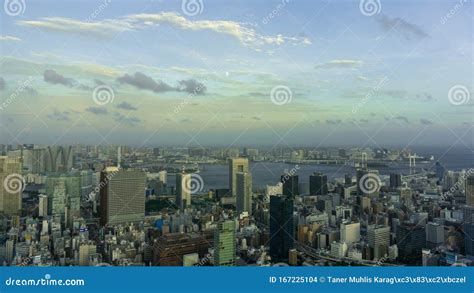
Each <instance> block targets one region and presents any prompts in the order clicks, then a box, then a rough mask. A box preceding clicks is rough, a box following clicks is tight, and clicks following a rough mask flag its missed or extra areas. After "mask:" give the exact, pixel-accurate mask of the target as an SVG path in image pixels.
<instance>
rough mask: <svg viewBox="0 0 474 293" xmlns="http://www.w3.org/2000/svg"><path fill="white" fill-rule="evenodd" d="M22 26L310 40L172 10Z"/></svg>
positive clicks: (247, 41) (272, 41) (264, 41)
mask: <svg viewBox="0 0 474 293" xmlns="http://www.w3.org/2000/svg"><path fill="white" fill-rule="evenodd" d="M18 24H20V25H23V26H29V27H35V28H40V29H44V30H48V31H55V32H62V33H72V34H80V35H81V36H84V35H85V36H90V35H92V36H96V37H97V36H99V37H112V36H114V35H116V34H117V33H119V32H122V31H133V30H144V29H147V28H149V27H150V26H152V25H169V26H172V27H175V28H178V29H182V30H188V31H204V30H207V31H213V32H215V33H219V34H223V35H227V36H230V37H232V38H234V39H237V40H238V41H240V43H242V44H243V45H244V46H249V47H253V48H257V47H260V46H264V45H282V44H285V43H289V44H293V45H310V44H311V40H310V39H309V38H307V37H305V36H303V37H286V36H283V35H281V34H277V35H273V36H264V35H260V34H258V33H257V32H256V31H255V29H253V28H252V27H251V26H250V25H248V24H243V23H239V22H235V21H229V20H189V19H187V18H185V17H184V16H181V15H180V14H178V13H175V12H161V13H156V14H132V15H128V16H126V17H122V18H118V19H105V20H101V21H98V20H97V21H81V20H76V19H71V18H63V17H45V18H41V19H40V20H20V21H18Z"/></svg>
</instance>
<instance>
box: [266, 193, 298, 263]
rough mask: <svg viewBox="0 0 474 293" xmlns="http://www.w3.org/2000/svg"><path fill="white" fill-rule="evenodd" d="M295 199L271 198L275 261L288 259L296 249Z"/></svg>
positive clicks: (271, 247) (271, 243)
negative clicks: (293, 249) (290, 251)
mask: <svg viewBox="0 0 474 293" xmlns="http://www.w3.org/2000/svg"><path fill="white" fill-rule="evenodd" d="M293 206H294V203H293V197H292V196H271V197H270V255H271V257H272V259H273V260H274V261H280V260H286V259H288V252H289V250H290V249H292V248H293V247H294V238H295V237H294V236H295V228H294V224H293Z"/></svg>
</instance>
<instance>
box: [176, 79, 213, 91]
mask: <svg viewBox="0 0 474 293" xmlns="http://www.w3.org/2000/svg"><path fill="white" fill-rule="evenodd" d="M178 84H179V85H178V89H179V91H182V92H187V93H190V94H194V95H203V94H205V93H206V90H207V88H206V86H205V85H204V84H202V83H200V82H199V81H197V80H195V79H187V80H181V81H179V82H178Z"/></svg>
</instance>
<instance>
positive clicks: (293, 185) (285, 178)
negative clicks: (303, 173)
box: [280, 174, 300, 197]
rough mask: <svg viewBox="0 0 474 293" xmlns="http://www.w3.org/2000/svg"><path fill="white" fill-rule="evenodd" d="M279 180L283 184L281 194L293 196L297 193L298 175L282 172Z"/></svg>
mask: <svg viewBox="0 0 474 293" xmlns="http://www.w3.org/2000/svg"><path fill="white" fill-rule="evenodd" d="M280 182H281V183H282V184H283V194H284V195H287V196H292V197H294V196H295V195H299V194H300V192H299V188H298V175H291V174H284V175H281V179H280Z"/></svg>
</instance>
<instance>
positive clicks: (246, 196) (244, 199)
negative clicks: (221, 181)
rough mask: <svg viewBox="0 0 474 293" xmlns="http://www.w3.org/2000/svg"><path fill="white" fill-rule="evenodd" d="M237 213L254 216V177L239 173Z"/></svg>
mask: <svg viewBox="0 0 474 293" xmlns="http://www.w3.org/2000/svg"><path fill="white" fill-rule="evenodd" d="M237 212H238V213H242V212H248V213H249V215H251V214H252V175H251V174H250V173H245V172H239V173H237Z"/></svg>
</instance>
